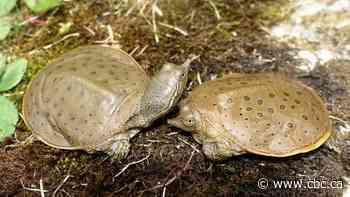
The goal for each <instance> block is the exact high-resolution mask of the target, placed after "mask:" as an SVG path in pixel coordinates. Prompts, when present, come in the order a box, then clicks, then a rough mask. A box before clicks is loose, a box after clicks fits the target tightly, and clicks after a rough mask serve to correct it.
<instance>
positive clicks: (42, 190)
mask: <svg viewBox="0 0 350 197" xmlns="http://www.w3.org/2000/svg"><path fill="white" fill-rule="evenodd" d="M39 183H40V195H41V197H45V193H44V185H43V179H40V181H39Z"/></svg>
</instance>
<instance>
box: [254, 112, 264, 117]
mask: <svg viewBox="0 0 350 197" xmlns="http://www.w3.org/2000/svg"><path fill="white" fill-rule="evenodd" d="M256 115H257V116H258V117H259V118H262V117H263V116H264V114H263V113H261V112H259V113H257V114H256Z"/></svg>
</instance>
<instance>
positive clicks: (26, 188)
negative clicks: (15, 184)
mask: <svg viewBox="0 0 350 197" xmlns="http://www.w3.org/2000/svg"><path fill="white" fill-rule="evenodd" d="M19 182H21V185H22V188H23V189H24V190H28V191H32V192H49V191H48V190H44V189H43V190H41V189H36V188H30V187H26V186H24V184H23V181H22V179H20V180H19Z"/></svg>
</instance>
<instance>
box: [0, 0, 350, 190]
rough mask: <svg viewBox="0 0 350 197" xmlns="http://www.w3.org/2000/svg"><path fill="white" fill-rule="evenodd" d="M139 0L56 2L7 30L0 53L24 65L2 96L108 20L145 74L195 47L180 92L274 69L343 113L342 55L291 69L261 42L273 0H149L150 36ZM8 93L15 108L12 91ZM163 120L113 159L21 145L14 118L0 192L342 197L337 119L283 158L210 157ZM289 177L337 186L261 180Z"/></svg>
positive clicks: (347, 146) (90, 39)
mask: <svg viewBox="0 0 350 197" xmlns="http://www.w3.org/2000/svg"><path fill="white" fill-rule="evenodd" d="M146 2H149V3H148V4H144V5H145V7H144V8H142V7H141V8H140V7H137V6H136V7H134V8H133V9H132V5H126V3H122V1H118V0H115V1H113V0H109V1H107V0H104V1H103V0H93V1H88V0H86V1H82V0H79V1H65V2H64V3H63V5H62V6H60V7H59V8H57V9H55V10H52V11H50V12H49V13H48V14H45V15H42V16H41V17H40V19H41V20H43V21H45V20H48V21H47V22H48V23H47V24H37V23H29V24H27V25H26V26H23V27H19V28H17V29H16V30H15V32H13V34H12V35H11V36H10V37H9V38H8V39H7V40H6V41H5V42H3V43H0V44H1V46H0V49H1V50H3V51H5V52H7V53H11V54H16V55H18V56H23V57H26V58H27V59H28V60H29V62H30V65H29V69H28V72H27V74H26V77H25V79H24V80H23V82H22V83H21V84H20V85H19V86H18V87H17V88H16V90H13V91H12V92H19V91H23V90H25V87H26V85H27V84H28V82H29V81H30V79H31V78H32V77H33V76H34V75H35V73H37V71H38V70H40V68H42V67H43V66H45V65H46V64H47V63H49V62H50V61H51V60H52V59H53V58H55V57H57V56H58V55H60V54H62V53H64V52H65V51H69V50H70V49H72V48H75V47H77V46H82V45H85V44H93V43H95V42H96V41H101V40H105V39H106V38H107V37H109V34H108V32H109V31H108V29H109V27H111V29H110V30H112V31H110V32H113V33H112V34H113V37H114V40H115V41H116V42H115V43H114V44H119V45H120V46H121V48H122V49H124V50H125V51H127V52H129V53H132V55H133V57H135V59H136V60H137V61H138V62H139V63H140V64H141V65H142V66H144V68H145V69H146V70H147V71H148V73H150V74H153V73H154V72H155V71H157V70H158V69H159V67H160V66H161V65H162V64H163V63H164V62H166V61H170V62H174V63H182V62H183V61H184V60H185V59H186V58H187V57H188V56H189V55H190V54H195V55H200V58H199V59H198V60H196V61H195V62H193V64H192V68H191V71H190V74H191V77H190V82H189V84H188V89H187V90H186V92H185V93H184V97H185V96H186V95H187V94H188V93H189V92H190V91H191V90H192V89H193V88H195V87H196V86H197V85H198V81H197V75H199V76H200V78H201V79H202V80H203V81H206V80H210V79H212V78H213V77H220V76H221V75H222V74H223V73H229V72H246V73H252V72H268V71H272V72H281V73H286V74H288V75H289V76H290V77H294V78H297V79H298V80H301V81H303V82H305V83H306V84H308V85H310V86H311V87H313V88H315V89H316V90H317V91H318V92H319V93H320V95H322V97H323V98H324V99H325V100H326V103H327V106H328V109H329V111H330V113H331V114H332V115H333V116H335V117H337V118H340V119H342V120H349V119H350V113H349V112H350V107H349V106H350V101H349V99H348V96H349V95H348V90H349V88H350V80H349V79H350V78H349V76H350V69H349V68H350V62H349V61H337V62H331V63H329V64H327V65H325V66H319V67H317V68H316V69H315V70H313V71H312V72H308V73H306V72H303V71H300V70H297V69H296V65H298V64H300V63H301V62H300V61H297V60H295V59H294V58H293V56H294V54H295V49H293V48H290V47H288V46H287V45H286V44H284V43H280V42H277V41H276V40H274V39H272V38H270V37H269V36H268V33H267V32H266V31H265V28H264V27H267V26H269V25H271V24H273V23H275V22H277V21H279V20H281V19H283V17H284V16H283V14H280V13H279V10H278V8H279V7H280V5H281V3H280V1H274V0H271V1H257V0H235V1H232V0H218V1H215V2H216V3H215V5H216V7H213V5H212V4H211V1H205V0H198V1H191V0H179V1H176V2H175V1H171V0H161V1H159V2H158V6H159V8H160V10H161V12H162V14H163V15H162V16H159V15H155V18H154V19H155V20H156V23H157V24H158V25H157V33H154V28H153V18H152V3H154V2H156V1H146ZM17 9H18V10H17V11H18V12H20V13H21V16H22V17H23V18H28V17H29V16H31V13H30V12H29V11H28V10H27V8H25V6H24V5H19V6H18V8H17ZM153 10H154V9H153ZM216 10H217V12H216ZM67 22H72V24H73V25H72V27H71V28H70V30H69V31H68V32H66V33H65V34H59V29H60V23H67ZM162 24H163V25H162ZM164 24H168V25H172V26H176V27H179V28H181V30H183V31H186V32H187V34H186V33H185V32H182V31H181V30H179V29H174V28H170V27H169V26H167V25H164ZM77 33H79V34H77ZM155 35H157V36H158V37H159V42H158V43H156V41H155ZM112 42H113V41H111V40H109V44H110V43H112ZM12 99H13V100H15V101H17V103H18V106H19V108H20V104H21V99H22V96H21V95H17V96H13V98H12ZM173 115H174V113H171V114H169V115H168V116H173ZM166 118H167V117H164V118H162V119H160V120H158V121H157V122H155V123H154V124H153V126H152V127H150V128H146V129H144V131H143V132H142V133H140V134H139V135H137V136H136V137H135V138H134V139H132V147H131V151H130V153H129V155H128V157H127V158H126V159H124V160H122V161H120V162H112V161H111V160H110V159H109V158H108V157H107V155H106V154H104V153H96V154H88V153H86V152H84V151H65V150H58V149H55V148H51V147H49V146H47V145H44V144H43V143H41V142H39V141H33V142H32V141H31V140H30V139H31V138H28V136H30V134H31V133H30V131H28V129H27V128H26V126H25V125H24V123H23V121H21V122H19V123H18V126H17V130H16V135H15V137H12V138H9V139H7V140H6V141H5V142H4V143H2V145H1V147H0V196H40V195H41V194H40V186H42V188H43V191H44V190H45V191H44V194H45V196H301V195H302V196H342V193H343V191H344V190H345V188H346V180H345V178H344V177H350V151H349V150H350V140H349V139H350V138H349V136H348V133H346V132H343V130H342V129H341V128H344V123H342V122H341V121H333V122H334V136H333V138H332V139H331V140H330V141H329V142H328V143H327V144H326V145H323V146H322V147H320V148H319V149H317V150H315V151H312V152H309V153H306V154H301V155H297V156H293V157H288V158H270V157H263V156H256V155H252V154H247V155H242V156H238V157H233V158H231V159H229V160H227V161H224V162H212V161H209V160H207V159H206V158H205V157H204V155H203V153H202V152H201V151H200V150H201V147H200V145H199V144H197V143H196V142H195V141H194V140H193V139H192V137H191V136H190V135H189V134H187V133H185V132H183V131H181V130H179V129H176V128H172V127H170V126H169V125H168V124H166V121H165V120H166ZM260 178H265V179H267V180H268V181H269V182H270V185H269V186H270V187H268V188H267V189H259V187H258V180H259V179H260ZM300 179H304V180H318V181H321V180H323V181H328V182H329V181H338V182H339V181H340V182H341V183H342V184H343V185H342V189H341V188H337V189H324V188H313V189H310V188H309V189H306V188H303V189H276V188H273V187H272V186H271V184H272V183H271V182H272V181H273V180H300Z"/></svg>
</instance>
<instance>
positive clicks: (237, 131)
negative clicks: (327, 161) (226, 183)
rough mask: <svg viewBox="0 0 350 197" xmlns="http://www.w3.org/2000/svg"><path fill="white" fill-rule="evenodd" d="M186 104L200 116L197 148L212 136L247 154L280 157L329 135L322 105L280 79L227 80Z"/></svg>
mask: <svg viewBox="0 0 350 197" xmlns="http://www.w3.org/2000/svg"><path fill="white" fill-rule="evenodd" d="M186 103H190V106H192V107H193V110H196V111H198V112H199V113H200V115H201V121H202V123H201V124H202V127H204V128H205V129H202V130H201V131H196V132H195V133H194V137H195V138H196V139H197V141H199V142H203V141H206V140H207V138H213V136H214V138H215V139H216V140H218V141H219V142H220V139H221V138H222V141H229V142H230V143H231V144H237V145H239V147H241V148H242V149H243V150H244V151H246V152H251V153H256V154H260V155H268V156H275V157H284V156H290V155H295V154H298V153H302V152H307V151H310V150H313V149H315V148H317V147H319V146H320V145H321V144H322V143H323V142H324V141H325V140H326V139H327V138H328V137H329V136H330V134H331V123H330V120H329V117H328V112H327V110H326V107H325V104H324V102H323V101H322V99H321V98H320V97H319V96H318V95H317V94H316V93H315V91H314V90H312V89H311V88H309V87H307V86H305V85H303V84H301V83H299V82H297V81H294V80H290V79H288V78H286V77H283V76H281V75H276V74H232V75H228V76H226V77H224V78H221V79H217V80H212V81H208V82H205V83H203V84H202V85H200V86H199V87H198V88H196V89H194V90H193V92H192V93H191V94H190V96H189V97H188V98H187V100H186Z"/></svg>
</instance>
